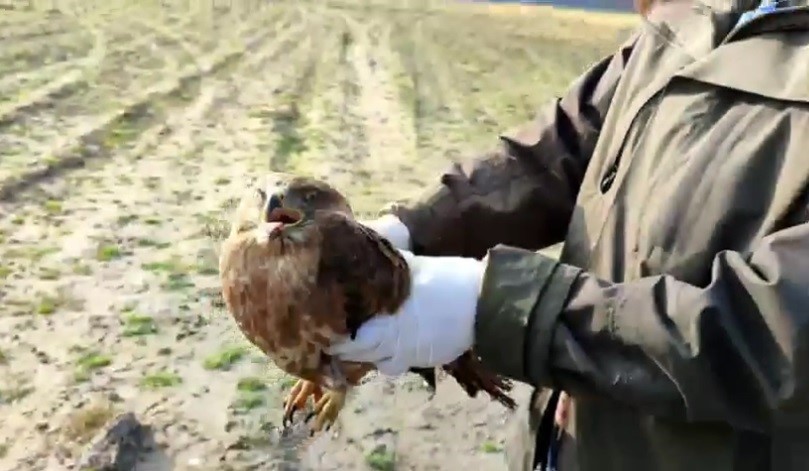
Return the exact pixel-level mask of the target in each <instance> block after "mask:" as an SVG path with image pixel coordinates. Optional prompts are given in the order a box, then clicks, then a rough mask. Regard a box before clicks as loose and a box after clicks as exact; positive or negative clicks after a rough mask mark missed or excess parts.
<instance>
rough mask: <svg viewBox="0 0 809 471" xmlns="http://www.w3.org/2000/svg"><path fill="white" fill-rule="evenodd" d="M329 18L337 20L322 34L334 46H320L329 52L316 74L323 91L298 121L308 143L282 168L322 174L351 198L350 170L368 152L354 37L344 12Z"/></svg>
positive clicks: (353, 185) (353, 191) (351, 176)
mask: <svg viewBox="0 0 809 471" xmlns="http://www.w3.org/2000/svg"><path fill="white" fill-rule="evenodd" d="M332 21H336V22H337V25H334V26H331V27H330V29H329V31H328V32H324V33H322V34H323V36H322V37H323V38H330V40H329V42H330V43H331V44H333V47H332V48H329V49H327V48H324V54H328V56H327V57H326V60H324V61H323V62H322V63H321V64H320V65H319V67H320V68H321V73H320V74H316V78H315V82H317V84H318V85H319V86H321V87H322V90H319V92H318V93H317V96H316V97H313V101H312V103H311V105H312V106H313V108H312V109H310V110H307V111H306V113H305V115H304V116H305V118H304V119H302V120H301V126H300V128H301V129H300V132H302V133H305V135H306V136H307V139H308V140H309V141H311V144H310V145H308V146H307V148H306V149H304V150H303V151H302V152H300V153H299V154H298V155H296V156H294V158H290V159H289V160H290V162H291V164H290V165H288V166H287V168H286V169H285V170H287V171H294V172H299V173H307V174H312V175H315V176H318V177H320V178H325V179H327V180H329V181H330V182H331V183H332V184H334V185H336V186H337V187H338V188H340V189H341V191H343V192H345V193H346V194H347V195H349V196H351V197H352V199H353V196H354V195H355V194H356V193H357V191H355V182H354V179H353V175H354V171H355V169H357V168H359V167H361V166H362V163H363V161H364V160H365V159H366V158H367V155H368V148H367V143H366V140H365V135H364V132H365V129H364V126H363V120H362V117H361V116H360V115H358V109H357V101H358V99H359V96H360V92H361V90H360V89H359V86H358V81H357V76H356V72H355V70H354V68H353V67H352V64H351V61H352V58H353V57H352V54H353V49H354V47H355V45H354V43H355V41H356V37H355V31H354V30H353V28H352V27H351V26H350V25H349V23H348V21H349V19H348V18H347V17H346V16H345V15H343V14H340V15H338V16H336V17H334V20H332ZM338 25H339V26H338ZM323 41H324V42H325V41H326V39H323ZM360 187H362V185H360Z"/></svg>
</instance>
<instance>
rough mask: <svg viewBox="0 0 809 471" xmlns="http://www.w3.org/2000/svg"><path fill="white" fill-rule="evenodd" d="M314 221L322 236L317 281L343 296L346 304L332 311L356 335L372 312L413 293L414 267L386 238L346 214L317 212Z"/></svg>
mask: <svg viewBox="0 0 809 471" xmlns="http://www.w3.org/2000/svg"><path fill="white" fill-rule="evenodd" d="M315 223H316V225H317V227H318V230H319V231H320V234H321V236H322V242H321V247H320V262H319V267H318V280H317V281H318V286H319V287H322V288H325V289H327V290H329V291H332V292H333V293H335V295H336V296H337V297H338V298H339V299H337V300H335V301H337V302H338V303H339V305H340V306H341V308H342V309H339V310H337V311H332V312H330V313H329V314H328V315H329V316H337V317H344V318H345V327H346V329H347V332H348V333H349V334H350V335H351V336H352V338H353V337H354V335H355V334H356V331H357V329H359V327H360V325H362V323H364V322H365V321H367V320H368V319H370V318H371V317H373V316H374V315H376V314H383V313H391V314H392V313H394V312H396V311H397V310H398V309H399V307H400V306H401V305H402V304H403V303H404V301H405V299H407V297H408V296H409V295H410V270H409V268H408V266H407V262H406V261H405V259H404V257H402V255H401V254H400V253H399V252H398V251H397V250H396V249H395V248H394V247H393V246H392V245H391V244H390V242H388V240H387V239H385V238H383V237H382V236H380V235H379V234H377V233H376V232H374V231H373V230H371V229H369V228H367V227H365V226H363V225H362V224H360V223H358V222H357V221H355V220H353V219H351V218H350V217H349V216H346V215H345V214H343V213H339V212H330V211H321V212H318V213H317V214H316V215H315ZM332 322H333V320H332Z"/></svg>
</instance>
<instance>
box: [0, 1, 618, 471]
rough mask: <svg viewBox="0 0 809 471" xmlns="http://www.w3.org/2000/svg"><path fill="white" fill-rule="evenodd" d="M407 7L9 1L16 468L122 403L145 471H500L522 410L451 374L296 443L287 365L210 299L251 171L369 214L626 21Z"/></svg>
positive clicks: (3, 55)
mask: <svg viewBox="0 0 809 471" xmlns="http://www.w3.org/2000/svg"><path fill="white" fill-rule="evenodd" d="M401 3H402V4H403V5H404V4H406V5H407V6H399V3H395V2H381V1H377V2H360V1H355V2H351V1H344V2H307V1H303V0H298V1H294V2H292V1H290V2H266V1H258V0H253V1H251V0H244V1H241V2H239V1H212V0H211V1H207V2H205V1H197V0H185V1H175V2H166V1H162V2H161V1H146V0H140V1H123V0H116V1H112V0H104V1H101V0H98V1H96V2H92V1H75V2H72V3H71V2H70V1H62V2H56V1H55V0H54V1H45V0H42V1H36V0H30V1H23V0H15V1H11V2H9V1H8V0H6V1H5V2H2V6H3V9H2V10H0V261H1V262H0V470H9V471H11V470H15V471H16V470H68V469H75V466H74V464H75V462H76V460H77V458H78V457H79V456H80V454H81V452H82V450H83V449H84V448H85V447H86V444H87V443H88V441H89V440H90V439H91V437H92V436H93V435H95V434H96V433H97V432H98V431H99V430H102V429H103V427H104V426H105V424H106V423H107V422H108V421H109V420H110V418H112V417H114V416H115V415H117V414H119V413H122V412H127V411H132V412H134V413H135V414H136V415H137V417H138V418H139V419H140V420H141V421H142V422H143V423H145V424H148V425H150V426H151V427H152V428H153V430H154V432H155V440H156V443H157V445H158V447H157V448H156V451H155V452H154V453H153V456H152V457H151V461H150V462H149V463H147V464H144V465H143V467H141V468H138V469H144V470H155V471H157V470H160V471H163V470H226V469H233V470H242V469H284V470H297V469H315V470H331V469H334V470H337V469H379V470H392V469H412V470H428V469H434V470H439V469H441V470H443V469H485V470H498V469H504V467H505V464H504V460H503V451H502V450H503V444H504V440H505V437H506V436H507V430H508V427H509V423H510V420H511V419H512V418H511V416H510V415H509V414H508V413H507V412H506V411H505V410H504V409H503V408H502V407H501V406H499V405H498V404H495V403H492V402H491V401H489V400H488V399H487V398H485V397H479V398H476V399H469V398H467V397H466V396H465V395H464V393H463V392H462V391H461V390H460V388H459V387H457V385H456V384H455V383H454V382H453V381H452V380H451V379H450V380H444V381H441V382H440V384H439V387H438V393H437V394H436V396H435V398H433V399H432V400H430V401H428V396H427V392H426V391H425V390H424V387H423V386H422V385H421V383H420V381H419V380H418V378H413V377H409V376H408V377H405V378H400V379H397V380H389V379H385V378H377V379H374V380H373V381H371V382H370V383H369V384H367V385H364V386H362V387H360V388H357V390H356V391H354V393H353V394H352V397H351V399H350V402H349V405H348V406H347V408H346V410H345V411H344V412H343V414H342V416H341V420H340V423H339V424H338V426H337V427H336V428H335V429H334V430H333V433H330V434H328V435H323V436H321V437H319V438H317V439H316V440H315V441H314V442H307V441H306V440H304V438H303V434H302V433H293V434H292V435H291V436H284V437H281V436H280V434H279V426H280V412H279V405H280V403H281V399H282V397H283V394H284V391H285V390H286V389H287V388H289V387H290V385H291V379H290V378H287V377H284V376H283V375H282V374H281V373H280V372H278V371H277V370H275V369H274V368H273V367H272V365H270V364H268V362H267V361H266V360H265V359H264V358H262V357H261V355H259V353H258V352H257V351H256V350H255V349H253V348H251V347H249V346H248V344H247V343H246V342H245V341H244V340H243V339H242V338H241V336H240V334H239V333H238V332H237V331H236V328H235V326H234V323H233V322H232V321H231V319H230V318H229V316H228V315H227V314H226V313H225V312H224V311H223V310H222V306H221V301H220V297H219V293H218V290H217V287H218V285H217V276H216V261H217V248H218V245H217V241H218V237H219V233H220V231H221V228H222V223H223V219H224V218H226V217H227V209H228V208H229V204H231V203H232V199H233V198H234V197H235V196H237V195H238V192H239V191H240V190H241V188H242V187H243V185H244V184H245V182H246V181H248V180H249V179H250V178H252V177H254V176H256V175H258V174H261V173H263V172H266V171H268V170H273V171H279V172H293V173H307V174H312V175H315V176H319V177H324V178H328V179H329V180H330V181H332V182H333V183H334V184H335V185H337V186H338V187H339V188H340V189H341V190H343V191H344V192H346V193H347V194H349V195H350V196H351V198H352V202H353V203H354V204H355V205H356V206H357V207H358V208H359V209H361V210H362V211H363V212H367V213H364V214H370V213H371V212H373V211H376V210H377V209H378V208H379V207H380V206H381V205H382V204H383V203H385V202H387V201H390V200H392V199H396V198H402V197H406V196H408V195H411V194H414V193H416V192H418V191H420V190H421V189H422V188H423V187H424V186H425V185H426V184H429V183H432V182H433V181H435V178H436V175H437V172H439V171H440V170H441V169H443V168H444V167H446V166H447V165H448V163H449V162H450V161H451V160H454V159H459V158H468V157H471V156H472V155H473V154H474V153H473V150H483V149H485V148H486V147H487V146H490V145H491V144H492V143H493V142H494V140H495V137H496V133H497V132H498V131H500V130H503V129H505V128H508V127H510V126H513V125H515V124H517V123H519V122H521V121H523V120H526V119H528V118H529V117H530V116H531V115H532V113H533V111H534V110H535V109H536V107H537V106H538V105H539V104H541V103H543V102H545V101H546V100H548V99H550V98H551V97H552V96H553V95H554V94H555V93H558V92H559V91H561V90H562V89H563V88H564V86H565V85H566V84H567V83H568V81H569V80H570V79H571V78H573V77H574V76H575V75H576V74H577V73H579V72H581V71H582V70H584V68H585V67H586V66H587V65H588V64H589V63H590V62H592V61H593V60H594V59H596V58H598V57H600V56H602V55H603V54H606V53H608V52H609V51H610V50H611V49H612V48H613V47H614V46H615V45H616V44H617V43H618V41H620V40H621V39H622V38H623V37H624V36H625V35H626V31H627V28H629V26H630V25H631V20H627V19H626V18H621V17H617V16H609V15H592V16H587V15H584V14H571V13H570V12H565V13H559V14H557V13H555V12H554V11H553V10H551V9H539V8H537V9H536V10H533V11H531V12H528V13H526V12H523V13H522V14H516V13H515V14H514V15H509V14H504V10H502V9H498V10H497V15H493V14H490V12H488V11H487V9H486V7H485V6H484V7H479V6H475V7H472V6H452V5H450V6H446V5H447V4H448V3H449V2H445V3H440V2H431V3H430V4H428V3H426V2H401ZM53 5H56V6H58V7H59V10H56V9H52V6H53ZM393 5H396V6H393ZM520 11H522V10H520ZM605 18H606V19H605ZM527 392H528V391H527V389H526V388H524V387H521V388H519V390H518V391H517V392H516V393H515V397H517V398H519V399H523V400H524V398H525V397H526V394H527Z"/></svg>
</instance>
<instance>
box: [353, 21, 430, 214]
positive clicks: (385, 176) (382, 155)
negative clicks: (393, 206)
mask: <svg viewBox="0 0 809 471" xmlns="http://www.w3.org/2000/svg"><path fill="white" fill-rule="evenodd" d="M352 23H353V24H352ZM352 23H350V26H352V27H353V29H354V31H355V36H356V37H357V38H358V39H357V41H355V47H354V48H353V49H352V50H351V54H350V57H349V61H350V66H351V68H352V69H353V71H354V74H355V78H356V81H357V87H358V90H359V94H358V96H357V100H356V104H355V106H356V115H357V117H358V118H359V121H360V124H361V126H362V128H363V135H364V136H365V146H366V149H367V156H366V159H365V160H364V161H363V163H362V165H361V166H360V167H359V168H356V169H355V175H356V176H355V178H356V179H357V180H359V181H363V180H364V182H363V183H364V184H365V185H367V188H365V189H364V190H363V196H364V197H365V198H368V199H369V200H370V202H374V203H377V204H379V203H380V202H383V201H389V200H392V199H393V198H396V197H397V196H400V195H398V194H394V193H392V191H393V190H394V187H396V186H398V187H399V188H396V189H395V191H396V192H397V193H398V192H401V191H408V188H407V186H408V185H407V183H406V182H405V181H404V180H403V179H402V177H403V175H404V174H405V173H407V171H410V170H412V167H411V166H412V165H413V164H414V163H417V156H418V146H417V142H418V137H417V133H416V132H415V123H414V121H413V117H412V116H411V114H410V113H409V110H406V109H405V108H403V107H402V102H401V99H400V96H399V93H398V88H397V87H396V84H395V79H394V76H395V63H394V56H393V54H392V48H391V38H390V34H391V27H390V24H389V23H388V22H387V21H385V22H384V23H381V22H379V21H374V20H369V21H368V22H367V23H365V24H361V23H359V22H358V21H356V20H355V21H354V22H352ZM393 183H398V185H392V184H393ZM409 183H410V184H411V185H414V184H416V182H413V181H412V180H411V181H410V182H409ZM410 189H412V188H410Z"/></svg>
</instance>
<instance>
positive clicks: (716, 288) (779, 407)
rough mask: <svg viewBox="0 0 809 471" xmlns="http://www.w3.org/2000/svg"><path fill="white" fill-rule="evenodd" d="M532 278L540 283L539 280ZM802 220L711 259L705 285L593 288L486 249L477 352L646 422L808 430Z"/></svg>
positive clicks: (543, 260)
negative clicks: (630, 410) (622, 406)
mask: <svg viewBox="0 0 809 471" xmlns="http://www.w3.org/2000/svg"><path fill="white" fill-rule="evenodd" d="M537 280H540V281H539V282H537ZM806 280H809V222H807V223H803V224H799V225H796V226H792V227H789V228H787V229H783V230H781V231H778V232H775V233H773V234H771V235H769V236H767V237H766V238H764V240H763V241H762V243H761V244H760V246H759V247H758V248H757V249H756V250H755V251H754V252H752V253H751V254H746V255H744V254H741V253H738V252H732V251H724V252H720V253H719V254H718V255H716V256H715V258H714V260H713V264H712V276H711V281H710V283H709V284H708V285H707V286H705V287H697V286H693V285H690V284H687V283H684V282H681V281H678V280H676V279H674V278H672V277H670V276H654V277H648V278H642V279H638V280H635V281H629V282H624V283H611V282H607V281H604V280H601V279H598V278H596V277H594V276H592V275H591V274H589V273H587V272H584V271H581V270H579V269H577V268H574V267H571V266H568V265H565V264H561V263H559V262H557V261H555V260H552V259H550V258H547V257H544V256H542V255H540V254H535V253H533V252H528V251H523V250H520V249H515V248H509V247H496V248H495V249H493V250H492V251H491V252H490V253H489V255H488V264H487V269H486V274H485V275H484V281H483V288H482V292H481V298H480V300H479V304H478V318H477V325H476V338H477V340H476V347H475V348H476V350H477V352H478V354H479V355H480V356H481V358H482V360H483V361H484V363H486V364H487V365H489V366H490V367H491V368H493V369H494V370H496V371H501V372H502V373H503V374H508V375H509V376H512V377H513V378H515V379H518V380H521V381H525V382H528V383H531V384H533V385H536V386H549V387H560V388H562V389H565V390H568V391H571V393H572V394H574V395H577V394H578V395H594V396H597V397H608V398H611V399H613V400H615V401H619V402H623V403H626V404H628V405H630V406H633V407H637V408H639V409H641V410H645V411H646V412H648V413H650V414H654V415H661V416H668V417H670V418H675V419H678V420H686V421H711V422H722V423H729V424H731V425H732V426H734V427H737V428H740V429H749V430H757V431H763V430H770V429H771V426H772V425H774V424H779V425H782V426H790V425H797V424H801V425H802V426H805V424H806V423H809V288H807V281H806Z"/></svg>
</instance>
